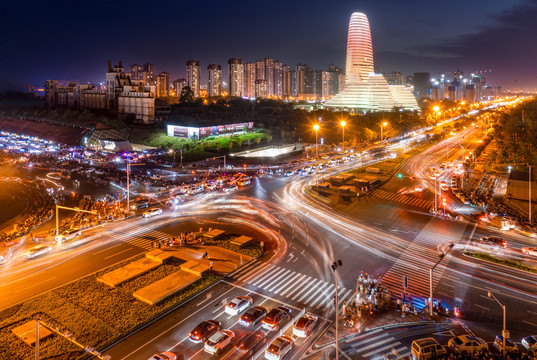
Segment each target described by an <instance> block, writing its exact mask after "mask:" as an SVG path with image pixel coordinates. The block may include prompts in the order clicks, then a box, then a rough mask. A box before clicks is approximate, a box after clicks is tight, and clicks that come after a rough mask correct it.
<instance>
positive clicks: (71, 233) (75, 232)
mask: <svg viewBox="0 0 537 360" xmlns="http://www.w3.org/2000/svg"><path fill="white" fill-rule="evenodd" d="M80 235H82V232H81V231H80V229H78V228H73V229H69V230H65V231H64V232H62V233H61V234H60V235H58V236H56V238H55V240H56V242H58V244H61V243H63V242H66V241H68V240H71V239H74V238H76V237H77V236H80Z"/></svg>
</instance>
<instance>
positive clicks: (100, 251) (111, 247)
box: [91, 243, 123, 255]
mask: <svg viewBox="0 0 537 360" xmlns="http://www.w3.org/2000/svg"><path fill="white" fill-rule="evenodd" d="M120 245H123V243H120V244H116V245H114V246H110V247H109V248H106V249H103V250H99V251H97V252H94V253H93V254H91V255H97V254H99V253H102V252H104V251H107V250H110V249H113V248H115V247H116V246H120Z"/></svg>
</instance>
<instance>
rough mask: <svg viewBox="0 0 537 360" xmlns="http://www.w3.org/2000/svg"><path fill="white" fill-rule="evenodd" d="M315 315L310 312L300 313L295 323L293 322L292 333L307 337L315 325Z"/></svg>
mask: <svg viewBox="0 0 537 360" xmlns="http://www.w3.org/2000/svg"><path fill="white" fill-rule="evenodd" d="M317 320H318V319H317V316H315V315H311V314H304V315H302V316H301V317H300V318H299V319H298V320H297V321H295V323H294V324H293V335H295V336H298V337H307V336H309V335H310V334H311V333H312V332H313V329H314V328H315V325H317Z"/></svg>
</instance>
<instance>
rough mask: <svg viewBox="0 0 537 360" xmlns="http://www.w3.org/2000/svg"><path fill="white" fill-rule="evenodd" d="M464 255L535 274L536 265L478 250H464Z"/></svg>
mask: <svg viewBox="0 0 537 360" xmlns="http://www.w3.org/2000/svg"><path fill="white" fill-rule="evenodd" d="M464 255H467V256H472V257H475V258H478V259H481V260H486V261H491V262H493V263H496V264H501V265H505V266H509V267H512V268H515V269H519V270H524V271H529V272H532V273H536V274H537V268H536V267H533V266H529V265H526V264H523V263H521V262H518V261H514V260H508V259H499V258H497V257H495V256H492V255H489V254H484V253H479V252H470V251H465V252H464Z"/></svg>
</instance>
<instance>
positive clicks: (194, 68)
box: [186, 60, 200, 97]
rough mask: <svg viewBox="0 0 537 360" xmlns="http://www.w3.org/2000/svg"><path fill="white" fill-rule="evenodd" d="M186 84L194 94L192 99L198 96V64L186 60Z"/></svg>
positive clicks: (197, 62)
mask: <svg viewBox="0 0 537 360" xmlns="http://www.w3.org/2000/svg"><path fill="white" fill-rule="evenodd" d="M186 84H187V86H190V89H191V90H192V92H193V93H194V97H199V96H200V62H199V61H197V60H188V61H187V62H186Z"/></svg>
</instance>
